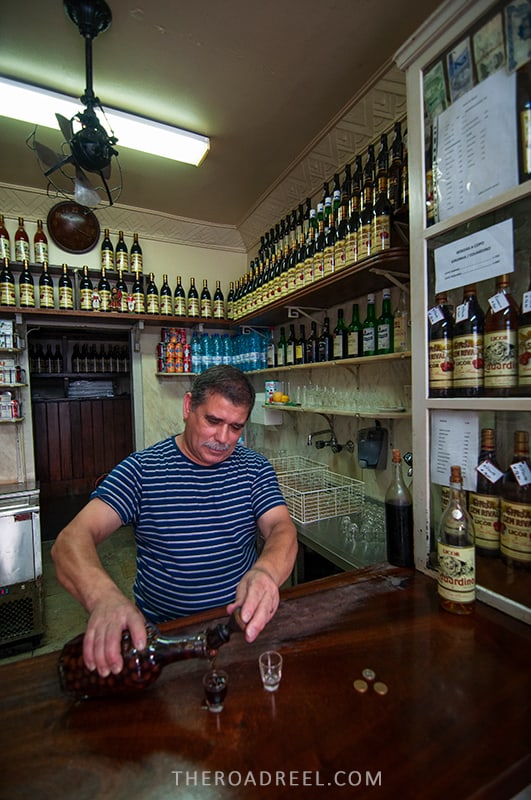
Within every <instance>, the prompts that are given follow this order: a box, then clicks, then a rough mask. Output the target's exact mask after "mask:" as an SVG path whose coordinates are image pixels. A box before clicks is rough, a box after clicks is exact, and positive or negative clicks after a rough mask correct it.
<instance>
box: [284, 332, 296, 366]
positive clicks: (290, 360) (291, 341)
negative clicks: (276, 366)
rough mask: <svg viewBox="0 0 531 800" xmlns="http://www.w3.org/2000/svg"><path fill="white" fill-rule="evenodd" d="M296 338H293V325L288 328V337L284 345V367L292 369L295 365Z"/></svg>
mask: <svg viewBox="0 0 531 800" xmlns="http://www.w3.org/2000/svg"><path fill="white" fill-rule="evenodd" d="M296 344H297V337H296V336H295V325H290V326H289V336H288V341H287V344H286V366H288V367H292V366H293V365H294V364H295V347H296Z"/></svg>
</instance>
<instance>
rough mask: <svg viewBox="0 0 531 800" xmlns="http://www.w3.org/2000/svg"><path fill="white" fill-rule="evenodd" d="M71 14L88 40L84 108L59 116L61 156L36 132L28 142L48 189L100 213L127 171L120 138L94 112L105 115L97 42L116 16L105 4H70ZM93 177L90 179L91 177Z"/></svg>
mask: <svg viewBox="0 0 531 800" xmlns="http://www.w3.org/2000/svg"><path fill="white" fill-rule="evenodd" d="M64 7H65V11H66V13H67V15H68V16H69V17H70V19H71V20H72V22H73V23H74V24H75V25H76V26H77V28H78V30H79V33H80V34H81V36H83V38H84V39H85V67H86V88H85V93H84V95H83V96H82V97H81V98H80V100H81V102H82V103H83V105H84V106H85V109H84V110H83V111H79V112H78V113H77V114H75V115H74V116H73V117H72V119H67V118H66V117H64V116H63V115H62V114H56V115H55V116H56V118H57V123H58V125H59V130H60V132H61V134H62V136H63V140H64V141H63V143H62V145H61V152H60V153H58V152H56V151H55V150H54V149H52V148H51V147H49V146H48V145H46V144H44V143H43V142H41V141H38V140H37V130H38V129H37V128H36V129H35V130H34V131H33V133H32V135H31V136H30V137H29V139H28V144H29V146H30V147H31V148H32V150H34V151H35V154H36V156H37V160H38V162H39V165H40V168H41V169H42V171H43V173H44V176H45V177H46V178H47V179H48V190H49V191H50V189H55V191H56V192H57V194H60V195H63V196H65V197H67V198H68V199H70V200H71V199H74V200H75V201H76V202H77V203H79V204H80V205H83V206H86V207H91V208H96V207H97V206H100V205H101V204H102V203H107V204H108V205H111V206H112V205H113V203H114V202H116V200H117V199H118V197H119V196H120V194H121V192H122V185H123V184H122V171H121V169H120V164H119V161H118V152H117V150H115V148H114V145H115V144H116V143H117V141H118V140H117V139H116V137H115V136H112V135H109V134H108V133H107V131H106V130H105V128H104V127H103V125H102V124H101V123H100V121H99V119H98V117H97V115H96V112H95V110H94V109H95V108H98V109H100V110H101V112H102V113H103V115H104V116H105V111H104V109H103V107H102V105H101V103H100V101H99V100H98V98H97V97H96V96H95V94H94V91H93V88H92V41H93V39H95V38H96V36H97V35H98V34H99V33H102V32H103V31H106V30H107V29H108V28H109V27H110V24H111V20H112V14H111V10H110V8H109V6H108V5H107V3H106V2H105V0H65V2H64ZM87 173H90V175H91V177H90V178H89V176H88V174H87Z"/></svg>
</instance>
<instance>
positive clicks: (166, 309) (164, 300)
mask: <svg viewBox="0 0 531 800" xmlns="http://www.w3.org/2000/svg"><path fill="white" fill-rule="evenodd" d="M172 311H173V308H172V302H171V297H170V295H168V294H163V295H162V297H161V298H160V313H161V314H162V315H163V316H164V317H169V316H170V314H171V313H172Z"/></svg>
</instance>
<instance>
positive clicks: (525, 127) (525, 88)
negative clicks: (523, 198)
mask: <svg viewBox="0 0 531 800" xmlns="http://www.w3.org/2000/svg"><path fill="white" fill-rule="evenodd" d="M516 102H517V107H518V138H519V145H520V146H519V148H518V172H519V180H520V183H523V182H524V181H527V180H529V179H530V178H531V79H530V70H529V64H525V65H524V66H523V67H520V69H519V70H518V71H517V73H516Z"/></svg>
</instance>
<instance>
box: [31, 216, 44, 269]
mask: <svg viewBox="0 0 531 800" xmlns="http://www.w3.org/2000/svg"><path fill="white" fill-rule="evenodd" d="M33 250H34V254H35V261H36V262H37V263H39V264H40V263H44V262H45V261H46V262H47V261H48V239H47V237H46V234H45V232H44V228H43V226H42V219H38V220H37V230H36V231H35V236H34V237H33Z"/></svg>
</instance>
